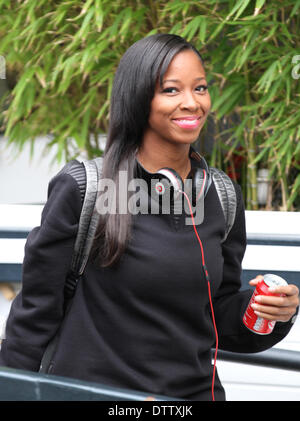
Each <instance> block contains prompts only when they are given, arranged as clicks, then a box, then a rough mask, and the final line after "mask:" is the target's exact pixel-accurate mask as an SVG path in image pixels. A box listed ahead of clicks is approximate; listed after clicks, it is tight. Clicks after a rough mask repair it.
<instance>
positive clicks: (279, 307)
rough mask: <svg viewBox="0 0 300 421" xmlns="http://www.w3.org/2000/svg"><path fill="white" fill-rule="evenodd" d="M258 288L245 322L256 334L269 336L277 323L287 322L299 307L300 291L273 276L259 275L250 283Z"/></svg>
mask: <svg viewBox="0 0 300 421" xmlns="http://www.w3.org/2000/svg"><path fill="white" fill-rule="evenodd" d="M250 285H253V286H256V290H255V291H254V293H253V295H252V298H251V300H250V303H249V305H248V307H247V310H246V312H245V315H244V318H243V322H244V324H245V326H246V327H248V328H249V329H250V330H252V331H253V332H255V333H258V334H262V335H267V334H269V333H271V332H272V330H273V328H274V325H275V323H276V321H283V322H286V321H288V320H290V319H291V317H292V316H293V315H294V314H295V312H296V309H297V306H298V305H299V289H298V288H297V286H296V285H292V284H290V285H289V284H287V282H286V281H285V280H284V279H282V278H281V277H279V276H277V275H273V274H267V275H264V276H262V275H259V276H257V277H256V279H253V280H252V281H250Z"/></svg>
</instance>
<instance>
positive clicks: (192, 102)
mask: <svg viewBox="0 0 300 421" xmlns="http://www.w3.org/2000/svg"><path fill="white" fill-rule="evenodd" d="M180 108H181V109H182V110H191V111H196V110H198V109H199V108H200V100H199V96H198V97H197V96H196V94H194V93H193V92H192V91H185V92H184V93H183V96H182V101H181V103H180Z"/></svg>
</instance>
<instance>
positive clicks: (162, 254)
mask: <svg viewBox="0 0 300 421" xmlns="http://www.w3.org/2000/svg"><path fill="white" fill-rule="evenodd" d="M193 165H195V163H193ZM137 168H138V174H139V175H142V176H144V178H145V179H147V176H146V174H145V171H146V170H145V169H143V168H142V167H141V165H140V164H139V163H137ZM235 187H236V192H237V197H238V207H237V213H236V219H235V223H234V226H233V228H232V230H231V232H230V234H229V236H228V238H227V240H226V241H225V242H224V243H223V244H221V239H222V238H223V235H224V230H225V220H224V216H223V213H222V208H221V205H220V202H219V200H218V196H217V192H216V189H215V186H214V184H213V183H212V184H211V186H210V189H209V191H208V193H207V195H206V197H205V203H204V212H205V213H204V215H205V216H204V222H203V223H202V224H201V225H198V226H197V231H198V233H199V236H200V238H201V240H202V243H203V247H204V253H205V260H206V266H207V268H208V271H209V275H210V282H211V288H212V295H213V305H214V312H215V317H216V324H217V328H218V334H219V347H220V348H221V349H224V350H229V351H236V352H258V351H262V350H264V349H267V348H270V347H271V346H273V345H274V344H276V343H277V342H278V341H280V340H282V339H283V338H284V336H285V335H286V334H287V333H288V332H289V330H290V328H291V326H292V324H291V323H289V322H288V323H279V322H278V323H276V326H275V329H274V331H273V332H272V334H270V335H266V336H260V335H257V334H254V333H252V332H251V331H249V330H248V329H247V328H246V327H245V326H244V325H243V323H242V316H243V313H244V311H245V309H246V306H247V305H248V302H249V300H250V297H251V294H252V290H247V291H240V286H241V281H240V277H241V262H242V259H243V255H244V252H245V247H246V233H245V216H244V206H243V200H242V195H241V190H240V188H239V186H238V185H236V186H235ZM81 206H82V205H81V197H80V192H79V189H78V186H77V184H76V182H75V180H74V179H73V178H72V177H71V176H70V175H68V174H60V175H58V176H57V177H55V178H54V179H53V180H52V181H51V182H50V184H49V189H48V200H47V203H46V205H45V207H44V209H43V212H42V218H41V225H40V226H39V227H36V228H34V229H33V230H32V231H31V232H30V234H29V236H28V238H27V241H26V246H25V257H24V262H23V278H22V290H21V292H20V293H19V295H18V296H17V297H16V298H15V300H14V301H13V303H12V308H11V311H10V314H9V318H8V320H7V325H6V339H5V340H3V342H2V346H1V353H0V365H5V366H10V367H15V368H20V369H26V370H33V371H38V370H39V366H40V362H41V358H42V356H43V352H44V350H45V348H46V346H47V343H48V342H49V340H50V339H51V337H52V336H53V335H54V334H55V332H56V331H57V329H58V327H59V326H60V324H61V322H62V318H63V290H64V282H65V278H66V275H67V273H68V270H69V266H70V261H71V255H72V251H73V246H74V242H75V236H76V232H77V228H78V221H79V216H80V211H81ZM185 217H186V214H185V213H184V212H183V213H182V215H179V216H178V215H176V218H177V220H179V221H180V223H174V215H167V214H162V213H159V214H154V215H153V214H138V215H135V216H134V217H133V226H132V238H131V240H130V242H129V245H128V247H127V250H126V252H125V253H124V255H123V256H122V258H121V259H120V261H119V263H118V264H117V265H115V266H114V267H112V268H98V267H96V265H94V264H93V263H92V262H89V263H88V265H87V268H86V271H85V273H84V275H83V277H82V279H81V280H80V281H79V284H78V287H77V290H76V294H75V297H74V300H73V303H72V307H71V309H70V311H69V312H68V314H67V317H66V318H65V319H64V321H63V329H62V334H61V337H60V341H59V344H58V348H57V350H56V354H55V357H54V365H53V366H52V369H51V374H57V375H61V376H67V377H72V378H78V379H82V380H87V381H93V382H99V383H102V384H107V385H110V386H115V387H124V388H129V389H133V390H139V391H145V392H149V393H153V394H155V393H157V394H162V395H167V396H171V397H175V398H176V397H178V398H182V399H187V400H210V399H211V382H212V370H213V366H212V355H211V348H212V347H214V345H215V335H214V329H213V324H212V320H211V315H210V307H209V298H208V290H207V283H206V281H205V279H204V277H203V272H202V269H201V254H200V247H199V243H198V241H197V238H196V236H195V233H194V229H193V226H192V225H186V224H185V222H184V218H185ZM215 399H216V400H224V399H225V392H224V389H223V387H222V385H221V382H220V380H219V378H218V376H217V377H216V384H215Z"/></svg>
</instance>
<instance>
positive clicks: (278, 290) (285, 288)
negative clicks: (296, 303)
mask: <svg viewBox="0 0 300 421" xmlns="http://www.w3.org/2000/svg"><path fill="white" fill-rule="evenodd" d="M269 292H272V293H275V294H284V295H286V296H292V295H299V289H298V287H297V286H296V285H293V284H289V285H282V286H278V287H270V288H269Z"/></svg>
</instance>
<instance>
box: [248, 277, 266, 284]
mask: <svg viewBox="0 0 300 421" xmlns="http://www.w3.org/2000/svg"><path fill="white" fill-rule="evenodd" d="M263 279H264V277H263V275H257V276H256V277H255V278H254V279H251V281H249V284H250V285H252V286H255V285H257V284H258V283H259V282H260V281H262V280H263Z"/></svg>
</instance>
